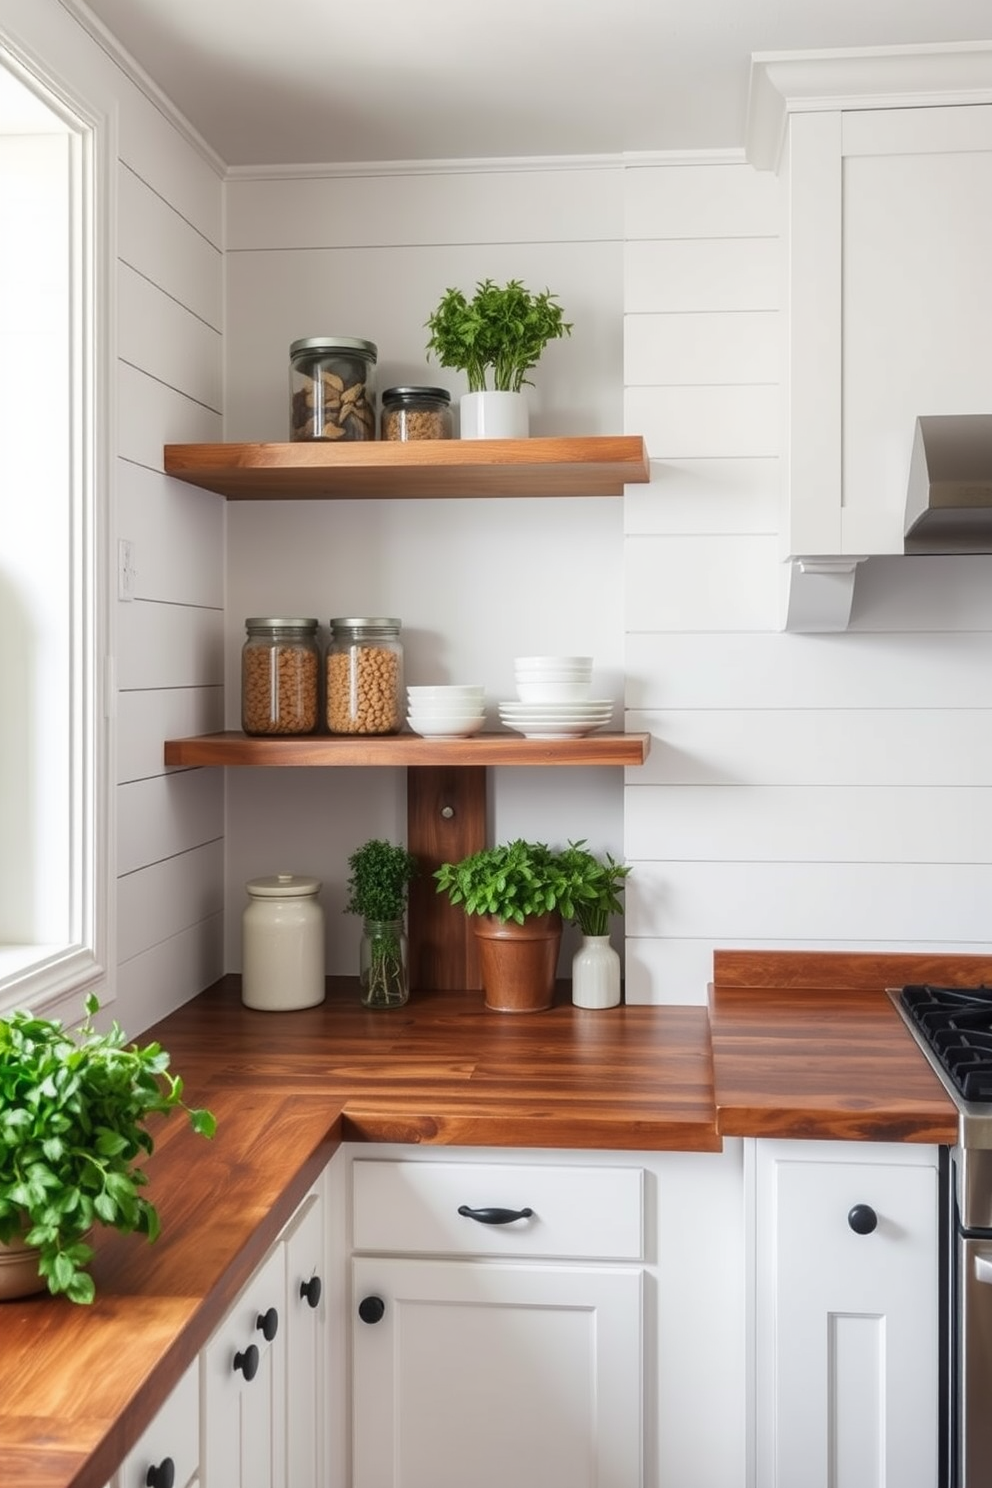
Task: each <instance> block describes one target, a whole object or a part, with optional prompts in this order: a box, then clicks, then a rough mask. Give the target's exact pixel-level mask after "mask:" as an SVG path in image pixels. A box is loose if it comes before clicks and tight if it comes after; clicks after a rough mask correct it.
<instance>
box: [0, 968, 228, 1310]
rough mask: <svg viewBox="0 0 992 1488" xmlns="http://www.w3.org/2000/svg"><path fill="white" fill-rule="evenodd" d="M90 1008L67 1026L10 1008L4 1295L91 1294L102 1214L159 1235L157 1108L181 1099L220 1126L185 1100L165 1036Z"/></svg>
mask: <svg viewBox="0 0 992 1488" xmlns="http://www.w3.org/2000/svg"><path fill="white" fill-rule="evenodd" d="M98 1009H99V1003H98V1001H97V999H96V997H94V996H92V995H90V996H89V997H88V998H87V999H86V1019H85V1021H84V1022H83V1024H82V1026H81V1027H80V1028H79V1029H78V1030H76V1031H75V1032H65V1031H64V1030H63V1026H62V1024H61V1023H60V1022H59V1021H58V1020H56V1019H48V1018H35V1017H33V1016H32V1015H31V1014H30V1013H29V1012H21V1011H18V1012H14V1013H11V1014H10V1015H9V1016H8V1017H5V1018H2V1019H0V1297H18V1296H27V1295H29V1294H30V1293H32V1292H37V1291H43V1290H44V1288H45V1287H46V1285H47V1287H48V1290H49V1291H50V1292H52V1293H53V1294H54V1295H57V1294H59V1293H64V1294H65V1295H66V1296H67V1297H68V1298H69V1300H70V1301H71V1302H92V1300H93V1297H94V1295H95V1291H96V1288H95V1285H94V1282H93V1278H92V1277H91V1276H90V1275H89V1273H88V1271H87V1270H86V1267H87V1266H88V1264H89V1262H90V1261H91V1260H92V1258H93V1249H92V1246H90V1245H89V1244H88V1243H87V1236H88V1234H89V1232H90V1231H91V1230H92V1229H93V1227H94V1225H106V1226H108V1227H109V1228H111V1229H115V1230H120V1231H122V1232H123V1233H125V1234H128V1233H130V1232H131V1231H138V1232H139V1233H141V1234H144V1235H147V1237H148V1239H149V1240H154V1239H155V1238H156V1236H157V1235H158V1233H159V1229H160V1221H159V1216H158V1212H157V1210H156V1209H155V1206H154V1205H153V1204H152V1203H151V1202H150V1201H149V1200H148V1199H147V1198H145V1197H144V1195H143V1194H142V1192H141V1190H142V1188H143V1187H144V1186H145V1184H146V1183H147V1181H148V1180H147V1177H146V1175H145V1173H144V1171H143V1170H142V1168H141V1166H140V1163H141V1162H142V1160H143V1158H144V1157H145V1156H146V1155H148V1154H150V1153H151V1152H152V1150H153V1147H154V1141H153V1138H152V1134H151V1132H150V1130H149V1126H148V1122H149V1119H150V1118H152V1117H155V1116H167V1115H168V1114H169V1113H170V1112H171V1111H174V1110H176V1109H181V1110H183V1111H185V1112H186V1114H187V1116H188V1117H189V1120H190V1124H191V1125H192V1127H193V1130H194V1131H196V1132H199V1133H200V1134H201V1135H203V1136H206V1137H210V1136H213V1133H214V1130H215V1128H216V1122H215V1120H214V1117H213V1116H212V1114H211V1113H210V1112H209V1111H206V1110H193V1109H191V1108H190V1107H189V1106H187V1105H186V1104H185V1103H184V1101H183V1098H182V1096H183V1082H182V1080H181V1079H180V1078H179V1076H178V1075H174V1074H170V1073H169V1055H168V1054H167V1053H166V1052H165V1050H164V1049H162V1048H161V1046H160V1045H159V1044H157V1043H151V1044H148V1045H146V1046H145V1047H144V1048H139V1047H138V1046H137V1045H136V1044H128V1043H127V1041H126V1037H125V1035H124V1033H123V1031H122V1030H121V1028H120V1026H119V1024H117V1023H116V1022H115V1023H113V1024H112V1025H111V1027H110V1029H109V1030H108V1031H107V1032H106V1033H98V1032H97V1031H96V1029H95V1028H94V1027H93V1022H92V1019H93V1016H94V1014H95V1013H96V1012H97V1011H98Z"/></svg>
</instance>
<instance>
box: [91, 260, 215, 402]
mask: <svg viewBox="0 0 992 1488" xmlns="http://www.w3.org/2000/svg"><path fill="white" fill-rule="evenodd" d="M117 287H118V327H119V329H118V349H119V353H120V357H121V359H122V361H125V362H127V363H129V364H130V365H131V366H132V367H138V368H140V370H141V371H143V372H147V373H149V374H150V375H151V376H152V377H155V378H157V379H158V381H159V382H164V383H165V384H166V386H167V387H171V388H174V389H175V390H176V391H177V392H181V393H185V394H186V395H187V396H188V397H190V398H194V399H195V400H196V401H197V402H198V403H203V404H204V405H205V406H206V407H207V408H212V409H214V410H215V411H218V412H219V411H220V409H221V407H222V400H223V377H222V373H221V338H220V334H219V332H218V331H216V330H214V328H213V327H212V326H210V325H207V323H206V321H203V320H200V319H199V317H198V316H196V315H194V314H192V312H191V311H189V310H187V309H186V308H185V306H183V305H180V304H179V302H178V301H177V300H174V299H172V298H170V296H169V295H168V294H167V293H166V292H165V291H164V290H161V289H159V288H158V287H157V286H156V285H154V284H152V283H151V282H150V281H149V280H148V279H145V278H143V277H142V276H141V275H140V274H138V273H136V272H135V270H134V269H132V268H129V267H128V265H127V264H124V263H122V264H121V265H120V268H119V272H118V277H117Z"/></svg>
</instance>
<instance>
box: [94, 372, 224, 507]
mask: <svg viewBox="0 0 992 1488" xmlns="http://www.w3.org/2000/svg"><path fill="white" fill-rule="evenodd" d="M117 408H118V430H119V435H118V452H119V453H120V455H121V457H122V458H123V459H125V460H131V461H133V462H134V463H136V464H139V465H146V466H147V467H148V469H149V470H161V469H162V458H163V457H162V448H163V446H164V445H166V444H213V443H216V441H218V440H219V439H221V437H222V435H223V419H222V416H221V414H220V413H218V412H217V410H216V409H214V408H206V407H205V406H204V405H203V404H202V403H197V402H196V400H195V399H194V398H190V397H187V395H186V394H185V393H180V392H177V391H176V390H175V388H171V387H167V386H166V384H165V383H164V382H159V381H157V380H156V379H155V378H154V377H150V376H149V375H148V373H147V372H142V371H141V370H140V368H138V367H131V366H129V365H128V364H127V363H126V362H121V363H120V366H119V369H118V376H117ZM208 499H209V496H208ZM216 500H217V501H218V502H219V501H220V500H221V498H220V497H219V496H218V497H217V498H216Z"/></svg>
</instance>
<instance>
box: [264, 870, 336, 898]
mask: <svg viewBox="0 0 992 1488" xmlns="http://www.w3.org/2000/svg"><path fill="white" fill-rule="evenodd" d="M245 888H246V890H247V891H248V893H249V894H250V895H251V897H252V898H253V899H290V898H292V899H303V898H308V897H309V896H310V895H311V894H319V893H320V890H321V888H322V884H321V881H320V879H319V878H308V877H307V876H306V875H301V874H296V873H273V874H270V875H269V876H268V877H267V878H252V879H249V880H248V882H247V883H246V884H245Z"/></svg>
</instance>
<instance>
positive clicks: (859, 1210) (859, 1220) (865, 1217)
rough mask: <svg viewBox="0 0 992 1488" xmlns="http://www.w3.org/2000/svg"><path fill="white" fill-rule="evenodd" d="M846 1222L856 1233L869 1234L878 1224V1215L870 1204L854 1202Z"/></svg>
mask: <svg viewBox="0 0 992 1488" xmlns="http://www.w3.org/2000/svg"><path fill="white" fill-rule="evenodd" d="M847 1222H848V1224H849V1225H850V1226H851V1229H852V1230H853V1231H854V1233H855V1234H856V1235H870V1234H871V1232H872V1230H874V1229H876V1228H877V1226H878V1215H877V1214H876V1213H875V1211H874V1209H873V1208H872V1207H871V1205H870V1204H855V1206H854V1208H853V1209H852V1210H851V1211H850V1213H849V1214H848V1216H847Z"/></svg>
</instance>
